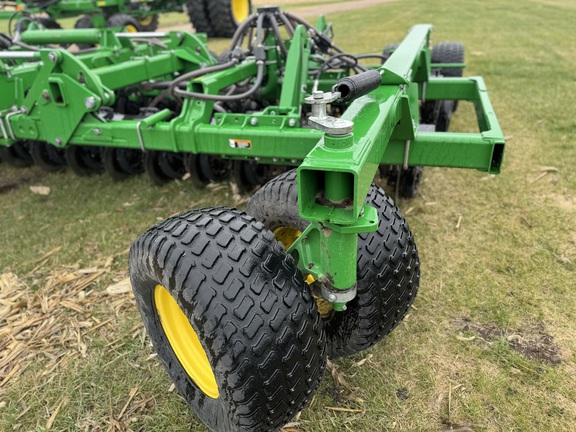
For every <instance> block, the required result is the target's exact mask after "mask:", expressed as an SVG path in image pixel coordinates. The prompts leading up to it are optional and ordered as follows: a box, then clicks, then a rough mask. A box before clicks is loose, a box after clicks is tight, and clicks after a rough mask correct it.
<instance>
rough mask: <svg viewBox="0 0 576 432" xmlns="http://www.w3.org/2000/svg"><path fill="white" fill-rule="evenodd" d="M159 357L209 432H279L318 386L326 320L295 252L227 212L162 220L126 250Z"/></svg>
mask: <svg viewBox="0 0 576 432" xmlns="http://www.w3.org/2000/svg"><path fill="white" fill-rule="evenodd" d="M129 266H130V278H131V282H132V287H133V290H134V296H135V299H136V304H137V306H138V308H139V310H140V314H141V315H142V319H143V321H144V326H145V327H146V330H147V332H148V335H149V336H150V339H151V340H152V344H153V345H154V348H155V349H156V351H157V353H158V358H159V359H160V361H161V362H162V364H163V365H164V367H165V369H166V371H167V372H168V374H169V375H170V377H171V378H172V380H173V381H174V384H175V385H176V388H177V389H178V390H179V391H180V393H181V394H182V396H183V397H184V399H185V400H186V401H187V402H188V404H189V405H190V407H191V408H192V409H193V410H194V411H195V412H196V414H197V415H198V417H199V418H200V419H201V420H202V421H203V422H204V423H205V424H206V425H207V426H208V428H209V429H210V430H212V431H219V432H221V431H250V432H258V431H261V432H264V431H275V430H278V429H279V428H280V427H282V426H283V425H284V424H285V423H286V422H287V421H288V420H290V418H292V417H293V416H294V415H295V414H297V413H298V412H299V411H300V410H301V409H302V407H303V406H304V404H305V403H306V402H307V401H308V400H309V399H310V398H311V396H312V394H313V392H314V391H315V390H316V388H317V387H318V385H319V383H320V379H321V377H322V374H323V371H324V368H325V364H326V355H325V338H324V331H323V327H322V322H321V320H320V316H319V315H318V311H317V309H316V304H315V302H314V299H313V297H312V294H311V292H310V289H309V287H308V286H307V285H306V284H305V283H304V281H303V280H302V277H301V275H300V272H299V271H298V270H297V268H296V265H295V263H294V260H293V259H292V257H290V256H289V255H287V254H286V253H285V252H284V250H283V248H282V246H281V245H280V243H278V242H277V241H276V240H275V239H274V236H273V235H272V233H271V232H270V231H268V230H267V229H265V227H264V226H263V225H262V224H261V223H259V222H257V221H256V220H255V219H254V218H252V217H251V216H248V215H247V214H245V213H241V212H239V211H237V210H234V209H230V208H211V209H202V210H193V211H189V212H186V213H182V214H180V215H178V216H174V217H171V218H169V219H167V220H165V221H164V222H161V223H159V224H158V225H156V226H154V227H153V228H151V229H150V230H148V231H147V232H146V233H145V234H143V235H142V236H141V237H140V238H139V239H138V240H136V241H135V242H134V244H133V245H132V248H131V249H130V254H129Z"/></svg>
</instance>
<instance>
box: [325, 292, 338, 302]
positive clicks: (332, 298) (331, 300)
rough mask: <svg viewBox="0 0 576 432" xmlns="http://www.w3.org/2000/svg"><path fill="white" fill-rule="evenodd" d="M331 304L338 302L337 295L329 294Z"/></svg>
mask: <svg viewBox="0 0 576 432" xmlns="http://www.w3.org/2000/svg"><path fill="white" fill-rule="evenodd" d="M326 300H328V301H329V302H335V301H336V295H335V294H328V298H327V299H326Z"/></svg>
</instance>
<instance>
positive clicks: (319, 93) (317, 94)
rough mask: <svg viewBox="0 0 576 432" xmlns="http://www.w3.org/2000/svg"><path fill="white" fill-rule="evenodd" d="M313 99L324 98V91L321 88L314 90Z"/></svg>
mask: <svg viewBox="0 0 576 432" xmlns="http://www.w3.org/2000/svg"><path fill="white" fill-rule="evenodd" d="M312 97H313V98H314V99H324V92H323V91H322V90H318V91H315V92H314V93H312Z"/></svg>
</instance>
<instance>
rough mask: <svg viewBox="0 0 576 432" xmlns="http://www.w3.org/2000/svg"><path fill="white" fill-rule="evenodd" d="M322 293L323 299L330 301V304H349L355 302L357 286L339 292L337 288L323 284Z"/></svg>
mask: <svg viewBox="0 0 576 432" xmlns="http://www.w3.org/2000/svg"><path fill="white" fill-rule="evenodd" d="M320 292H321V294H322V297H323V298H325V299H326V300H328V301H329V302H330V303H344V304H346V303H348V302H349V301H352V300H354V298H355V297H356V292H357V288H356V284H354V285H352V286H351V287H350V288H348V289H345V290H339V289H336V288H331V287H330V286H329V285H327V284H322V285H321V287H320Z"/></svg>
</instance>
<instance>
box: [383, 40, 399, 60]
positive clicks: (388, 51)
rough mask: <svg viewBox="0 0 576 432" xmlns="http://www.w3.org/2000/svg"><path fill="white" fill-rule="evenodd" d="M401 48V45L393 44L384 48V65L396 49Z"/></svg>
mask: <svg viewBox="0 0 576 432" xmlns="http://www.w3.org/2000/svg"><path fill="white" fill-rule="evenodd" d="M399 46H400V44H399V43H392V44H388V45H386V46H385V47H384V49H383V50H382V57H383V59H382V64H384V63H386V61H387V60H388V59H389V58H390V56H391V55H392V53H393V52H394V51H396V48H398V47H399Z"/></svg>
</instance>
